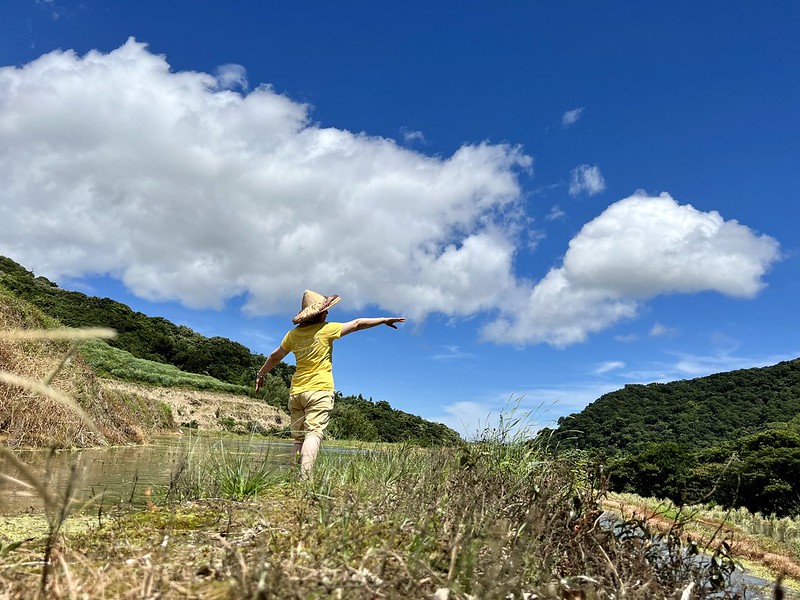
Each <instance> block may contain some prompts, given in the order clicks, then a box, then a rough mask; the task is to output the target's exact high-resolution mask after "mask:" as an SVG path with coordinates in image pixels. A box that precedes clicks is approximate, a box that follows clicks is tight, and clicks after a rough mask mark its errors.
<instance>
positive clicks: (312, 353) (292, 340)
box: [281, 323, 342, 394]
mask: <svg viewBox="0 0 800 600" xmlns="http://www.w3.org/2000/svg"><path fill="white" fill-rule="evenodd" d="M341 335H342V324H341V323H314V324H313V325H300V326H298V327H295V328H294V329H291V330H290V331H289V333H287V334H286V335H285V336H284V338H283V341H282V342H281V348H283V349H284V350H286V351H287V352H293V353H294V357H295V361H296V362H297V370H296V371H295V373H294V376H293V377H292V389H291V390H290V391H289V393H291V394H299V393H301V392H314V391H317V390H333V389H334V387H333V341H334V340H338V339H339V338H340V337H341Z"/></svg>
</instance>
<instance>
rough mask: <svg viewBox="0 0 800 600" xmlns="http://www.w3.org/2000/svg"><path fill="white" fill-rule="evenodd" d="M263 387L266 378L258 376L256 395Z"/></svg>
mask: <svg viewBox="0 0 800 600" xmlns="http://www.w3.org/2000/svg"><path fill="white" fill-rule="evenodd" d="M262 385H264V376H263V375H256V394H257V393H258V390H260V389H261V386H262Z"/></svg>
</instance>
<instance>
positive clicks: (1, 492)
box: [0, 434, 292, 515]
mask: <svg viewBox="0 0 800 600" xmlns="http://www.w3.org/2000/svg"><path fill="white" fill-rule="evenodd" d="M219 445H221V446H223V447H224V451H225V452H226V453H228V454H239V453H245V454H252V455H254V456H258V457H259V458H261V457H263V458H264V459H265V460H268V461H270V462H274V463H275V464H276V466H284V465H288V463H289V453H290V452H291V450H292V445H291V442H276V441H269V440H262V439H256V438H253V439H242V438H227V439H226V438H220V437H218V436H210V435H197V434H192V435H185V436H160V437H156V438H155V439H154V440H153V442H152V443H151V444H148V445H146V446H122V447H113V448H87V449H84V450H75V451H57V452H53V451H50V450H25V451H18V452H16V455H17V457H18V458H19V459H20V460H21V461H22V462H24V463H25V464H26V465H27V466H28V468H29V469H30V470H31V471H32V472H33V473H35V475H36V476H37V477H38V478H40V480H43V481H46V482H48V488H49V489H50V490H51V491H52V492H53V493H57V494H61V495H62V497H63V494H64V492H65V490H66V488H67V485H68V483H69V479H70V475H71V472H72V466H73V465H76V467H77V472H76V482H75V483H74V484H73V485H74V488H75V490H76V492H75V494H74V496H75V498H76V500H78V501H84V502H85V501H88V500H94V504H95V505H96V504H97V503H100V502H102V504H103V505H104V506H110V505H114V504H118V503H131V504H133V505H136V506H140V505H144V504H145V502H146V499H147V496H146V495H145V490H147V489H150V490H154V491H155V490H158V489H160V488H165V487H167V486H168V485H169V482H170V476H171V475H172V473H173V472H175V470H176V468H177V467H178V465H179V463H180V462H182V461H184V460H185V457H187V456H198V457H199V456H204V455H207V454H208V452H213V449H214V448H217V449H218V446H219ZM0 473H2V474H4V475H8V476H10V477H14V478H17V479H24V478H23V477H22V476H21V474H20V473H19V471H18V470H17V469H16V468H14V466H13V465H12V464H10V463H9V461H8V460H7V459H5V458H4V457H2V456H0ZM42 509H43V503H42V501H41V499H40V498H39V496H38V494H36V493H35V492H34V491H33V490H31V489H29V488H26V487H25V486H23V485H21V484H19V483H15V482H13V481H9V480H8V479H6V478H5V477H3V478H0V514H4V515H12V514H20V513H24V512H40V511H41V510H42Z"/></svg>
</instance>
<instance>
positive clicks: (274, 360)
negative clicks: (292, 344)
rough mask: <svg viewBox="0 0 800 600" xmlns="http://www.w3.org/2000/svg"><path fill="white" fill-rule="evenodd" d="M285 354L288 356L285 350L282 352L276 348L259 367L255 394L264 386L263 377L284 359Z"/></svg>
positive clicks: (279, 347) (280, 348)
mask: <svg viewBox="0 0 800 600" xmlns="http://www.w3.org/2000/svg"><path fill="white" fill-rule="evenodd" d="M287 354H289V352H288V351H287V350H284V349H283V348H282V347H281V346H278V347H277V348H275V350H273V351H272V354H270V355H269V356H268V357H267V360H266V361H265V362H264V364H263V365H261V368H260V369H259V370H258V373H257V374H256V393H258V390H259V389H261V386H262V385H263V384H264V375H266V374H267V373H269V372H270V371H271V370H272V368H273V367H274V366H275V365H277V364H278V363H279V362H281V361H282V360H283V359H284V358H285V357H286V355H287Z"/></svg>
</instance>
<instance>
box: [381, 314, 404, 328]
mask: <svg viewBox="0 0 800 600" xmlns="http://www.w3.org/2000/svg"><path fill="white" fill-rule="evenodd" d="M405 322H406V319H405V317H388V318H387V319H386V322H385V323H384V325H388V326H389V327H391V328H392V329H397V325H395V323H405Z"/></svg>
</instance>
